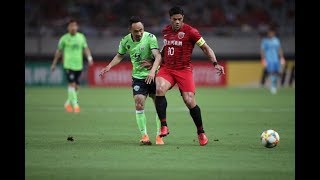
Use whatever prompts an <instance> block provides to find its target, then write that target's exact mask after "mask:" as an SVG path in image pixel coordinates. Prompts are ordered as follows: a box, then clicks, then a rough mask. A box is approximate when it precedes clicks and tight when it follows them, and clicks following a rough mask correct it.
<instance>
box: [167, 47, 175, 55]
mask: <svg viewBox="0 0 320 180" xmlns="http://www.w3.org/2000/svg"><path fill="white" fill-rule="evenodd" d="M173 55H174V47H168V56H173Z"/></svg>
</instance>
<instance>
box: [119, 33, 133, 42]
mask: <svg viewBox="0 0 320 180" xmlns="http://www.w3.org/2000/svg"><path fill="white" fill-rule="evenodd" d="M130 39H131V33H129V34H127V35H125V36H123V37H122V39H121V41H129V40H130Z"/></svg>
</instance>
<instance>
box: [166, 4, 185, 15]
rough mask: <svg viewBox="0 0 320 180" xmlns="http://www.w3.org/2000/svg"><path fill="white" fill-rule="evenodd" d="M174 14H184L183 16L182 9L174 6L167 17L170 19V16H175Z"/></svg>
mask: <svg viewBox="0 0 320 180" xmlns="http://www.w3.org/2000/svg"><path fill="white" fill-rule="evenodd" d="M175 14H181V15H184V14H183V9H182V8H181V7H179V6H174V7H173V8H171V9H170V10H169V15H170V17H171V16H173V15H175Z"/></svg>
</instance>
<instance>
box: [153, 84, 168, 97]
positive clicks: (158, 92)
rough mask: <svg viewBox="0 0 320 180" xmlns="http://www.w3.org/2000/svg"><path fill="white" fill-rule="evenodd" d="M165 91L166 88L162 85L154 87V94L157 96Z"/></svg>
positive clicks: (162, 94)
mask: <svg viewBox="0 0 320 180" xmlns="http://www.w3.org/2000/svg"><path fill="white" fill-rule="evenodd" d="M166 91H167V90H166V89H165V88H164V86H157V87H156V95H157V96H164V95H165V93H166Z"/></svg>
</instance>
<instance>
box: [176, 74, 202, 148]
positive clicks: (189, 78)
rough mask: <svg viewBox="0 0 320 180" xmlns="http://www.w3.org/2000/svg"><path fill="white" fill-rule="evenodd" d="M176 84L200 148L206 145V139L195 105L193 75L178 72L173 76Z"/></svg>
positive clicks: (199, 111) (199, 114)
mask: <svg viewBox="0 0 320 180" xmlns="http://www.w3.org/2000/svg"><path fill="white" fill-rule="evenodd" d="M175 78H176V81H177V84H178V86H179V89H180V92H181V96H182V98H183V101H184V103H185V104H186V106H187V107H188V109H189V113H190V115H191V117H192V120H193V122H194V124H195V126H196V128H197V134H198V140H199V143H200V145H201V146H204V145H206V144H207V143H208V138H207V137H206V135H205V132H204V129H203V123H202V117H201V110H200V107H199V106H198V105H197V102H196V99H195V84H194V80H193V74H192V72H191V71H189V70H183V71H179V72H177V73H176V74H175Z"/></svg>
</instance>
